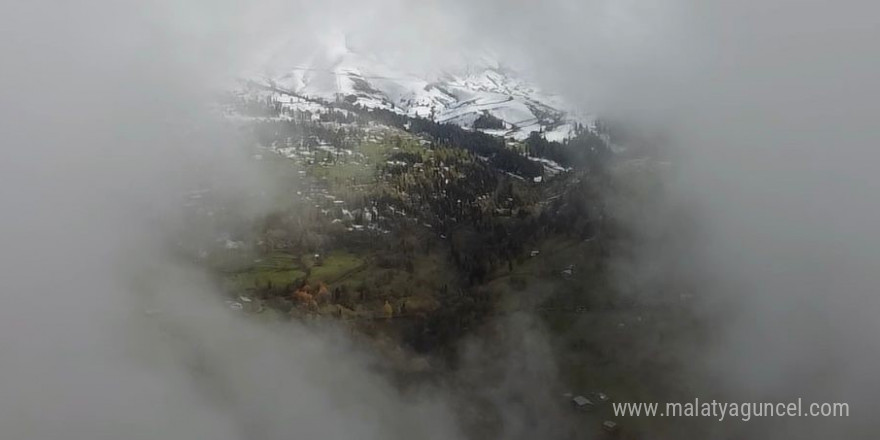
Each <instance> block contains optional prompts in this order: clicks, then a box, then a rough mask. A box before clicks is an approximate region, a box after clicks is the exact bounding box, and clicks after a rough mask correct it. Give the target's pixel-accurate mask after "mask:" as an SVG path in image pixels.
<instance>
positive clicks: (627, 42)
mask: <svg viewBox="0 0 880 440" xmlns="http://www.w3.org/2000/svg"><path fill="white" fill-rule="evenodd" d="M124 3H125V2H110V1H100V0H96V1H86V2H77V3H76V4H72V3H70V2H56V1H30V2H24V1H8V2H6V3H5V4H4V5H3V10H4V13H3V14H2V18H0V23H2V26H0V54H2V56H3V66H4V67H3V69H2V72H0V81H2V84H3V86H2V88H3V91H2V103H0V139H2V143H3V144H2V149H3V158H2V160H0V207H2V212H3V214H2V216H0V281H2V298H3V307H2V308H0V432H2V434H3V435H2V436H3V437H4V438H20V439H31V438H33V439H54V438H64V439H96V438H97V439H101V438H108V439H109V438H120V437H124V438H143V439H153V438H156V439H159V438H208V437H210V438H221V439H225V438H229V439H233V438H290V437H291V435H293V434H291V433H295V437H296V438H299V437H302V438H307V437H313V438H314V437H317V438H340V439H341V438H376V439H380V438H381V439H386V438H413V437H416V438H438V439H440V438H443V439H448V438H461V437H463V435H462V433H461V429H460V423H459V421H457V420H456V416H455V414H454V411H453V410H452V409H451V408H450V407H451V406H452V402H453V400H452V399H451V398H450V396H449V395H448V394H449V393H446V392H443V391H442V390H430V389H425V390H419V391H418V392H414V393H410V394H402V393H401V392H400V391H398V390H397V389H396V388H394V387H393V386H392V385H391V384H390V383H389V382H388V381H387V380H386V379H385V378H384V377H382V376H381V375H380V374H379V373H376V372H375V369H374V368H372V366H373V365H375V364H376V362H378V361H377V360H376V359H375V358H374V357H373V355H371V354H370V353H367V352H366V351H365V350H361V349H358V348H357V347H356V344H354V343H353V342H352V341H351V340H350V339H349V338H348V337H347V336H345V335H342V334H339V333H338V332H336V331H335V330H333V329H318V330H316V329H313V328H306V327H302V326H299V325H296V324H290V325H285V326H262V325H257V324H254V323H252V322H248V321H247V320H245V319H241V318H240V317H236V316H235V315H233V314H231V313H230V312H229V311H228V310H227V309H225V308H224V307H223V306H222V302H219V301H218V300H217V298H216V297H215V295H212V293H213V292H212V285H211V284H210V283H209V282H208V281H207V279H206V277H205V276H204V275H203V274H201V273H200V272H199V271H198V270H195V269H193V268H192V267H191V266H190V265H189V263H188V262H186V261H181V258H179V256H178V255H177V254H176V253H175V249H174V243H175V241H177V240H179V238H180V237H181V236H186V234H187V233H188V232H189V231H188V229H187V226H186V224H187V223H186V221H185V219H184V218H182V216H183V214H182V213H181V212H180V206H179V205H180V195H181V194H183V193H185V192H186V191H189V190H192V189H196V188H201V187H204V186H206V185H207V186H210V187H211V188H212V189H213V190H214V191H215V192H216V193H218V194H221V195H222V197H225V198H229V199H233V200H240V201H241V202H242V205H241V206H244V207H245V208H244V209H243V211H242V213H241V216H242V218H248V217H250V216H256V215H259V214H260V213H261V212H265V210H266V209H269V207H268V206H266V205H265V204H264V203H263V202H262V201H263V200H270V199H271V198H270V197H266V196H265V195H266V194H267V193H271V192H272V191H274V190H276V188H273V186H272V182H271V181H269V180H268V179H266V177H265V176H261V175H260V174H259V172H258V171H257V170H256V169H255V168H254V167H253V166H252V163H251V162H250V161H249V160H248V156H247V155H246V154H245V153H243V152H242V151H240V149H239V145H240V143H241V142H242V140H241V138H240V136H241V134H240V133H238V132H236V131H235V130H234V129H232V128H231V127H229V126H227V125H225V124H224V123H223V122H222V120H221V119H220V118H219V117H215V116H214V115H213V114H212V112H211V107H210V105H209V103H210V102H211V101H210V100H211V95H212V93H213V92H215V91H216V90H217V89H218V88H220V87H223V85H224V84H226V81H227V80H228V79H229V78H230V77H234V76H235V75H236V74H238V73H240V72H241V71H249V70H254V69H258V68H260V67H261V66H263V65H265V64H266V63H272V62H276V61H277V60H278V59H279V58H280V59H281V60H282V61H285V62H286V61H287V60H296V59H297V58H298V56H300V55H302V56H306V55H308V54H309V53H311V47H312V46H313V45H315V44H320V43H321V39H322V38H325V36H326V35H328V33H333V32H347V33H348V32H350V33H352V34H354V35H357V36H358V40H359V41H360V42H361V44H364V45H367V46H369V47H372V48H381V49H376V50H381V51H383V52H384V55H386V56H387V57H388V58H389V59H392V60H396V61H397V62H398V63H400V64H403V65H406V66H408V68H411V69H412V70H424V71H431V70H435V69H437V68H439V67H442V66H446V65H449V64H452V63H456V62H460V61H461V57H462V53H464V52H468V51H480V50H488V51H491V52H493V53H496V54H498V55H499V57H501V58H503V59H505V60H510V62H511V63H515V64H517V65H519V66H522V67H523V68H524V69H525V70H528V71H529V73H530V74H531V75H532V76H533V77H535V78H537V79H539V80H540V81H541V83H542V84H543V85H546V87H547V88H548V89H551V90H553V91H556V92H559V93H562V94H564V95H565V96H566V98H568V99H569V100H571V101H573V103H574V104H576V105H578V106H580V107H582V108H585V109H587V110H588V111H590V112H593V113H598V114H607V115H612V116H614V117H616V118H620V119H622V120H625V121H632V123H634V124H643V125H645V126H650V127H652V128H654V127H661V128H662V130H663V132H664V133H666V134H669V136H668V137H667V138H664V139H666V140H665V141H664V145H663V147H664V148H666V149H668V150H669V152H668V154H669V155H670V157H673V158H674V168H673V172H672V173H670V175H669V176H667V181H666V182H665V185H666V186H665V187H664V191H663V192H662V193H661V194H658V198H657V200H655V203H656V206H653V207H651V206H649V207H648V208H646V211H642V212H641V213H640V215H639V216H636V217H632V218H626V219H625V220H626V221H629V222H631V223H632V224H633V225H635V227H637V228H640V229H641V230H642V232H643V233H644V234H645V235H646V236H649V237H656V236H661V237H662V239H660V240H657V241H654V242H647V243H646V244H645V246H644V247H643V248H641V249H639V252H638V255H637V257H636V258H635V259H634V260H632V261H627V262H625V263H624V262H622V263H621V266H620V267H619V268H618V269H617V270H618V271H619V273H620V274H621V275H620V283H621V284H622V285H632V284H636V285H637V286H638V289H639V290H640V291H644V292H650V291H652V290H653V289H654V288H655V287H658V286H659V285H660V284H662V283H663V282H664V281H665V280H666V279H667V278H675V279H679V280H684V281H683V283H684V284H687V285H690V286H693V290H694V294H695V295H698V296H700V297H701V302H700V303H699V305H698V306H696V308H695V313H697V314H699V315H700V316H702V317H703V318H704V319H705V320H707V321H709V322H710V324H711V325H710V327H709V328H711V332H710V334H709V335H708V336H707V337H708V339H709V340H710V341H711V344H707V345H706V346H701V347H698V349H695V348H694V347H691V346H688V347H684V346H683V347H682V348H681V351H680V352H681V357H682V361H683V362H684V363H686V364H687V365H688V366H689V367H688V369H689V373H690V374H692V375H693V377H694V383H695V384H696V385H695V386H697V387H698V389H700V390H704V392H705V393H706V394H707V396H705V397H707V398H713V397H719V398H725V397H726V398H728V399H731V400H737V399H738V400H745V401H776V400H787V399H791V398H796V397H804V398H812V399H813V400H819V401H842V402H848V403H849V404H850V407H851V413H852V416H851V417H850V418H847V419H836V420H835V419H821V420H811V421H809V422H800V421H799V423H792V422H791V421H787V420H784V419H775V420H770V421H766V420H764V421H760V422H751V423H749V424H739V425H737V424H734V425H730V424H718V425H717V426H715V427H714V428H713V429H714V431H713V432H711V434H714V435H715V436H716V437H717V438H730V437H732V436H736V435H758V436H761V437H768V438H804V437H808V438H820V437H829V436H832V437H841V436H845V437H856V438H859V437H861V438H870V437H872V435H871V434H873V433H876V432H877V429H878V427H877V426H876V424H877V422H876V421H875V420H873V418H872V417H871V416H870V410H869V408H871V406H870V405H871V400H872V398H873V397H874V396H875V395H876V394H877V393H878V392H880V389H878V388H880V382H878V381H877V380H876V379H875V378H874V377H873V374H872V373H874V372H875V371H877V370H878V367H880V358H878V353H880V346H878V344H880V342H878V341H880V340H878V339H877V335H878V334H880V328H878V325H880V324H877V323H876V322H877V320H876V316H877V314H878V312H880V297H878V296H877V291H878V286H880V279H878V277H880V274H878V270H877V269H878V268H880V252H878V245H880V242H878V241H880V238H878V237H880V236H878V235H877V234H876V231H875V229H876V225H878V224H880V204H878V203H877V202H876V199H877V197H876V196H875V193H876V192H877V191H878V190H880V177H878V174H877V173H876V170H875V169H874V168H875V164H876V163H877V162H878V159H880V157H878V153H877V151H876V148H875V146H876V144H877V140H878V139H877V137H878V136H877V129H876V127H875V124H874V123H873V122H874V121H873V119H874V117H875V115H877V114H880V113H878V110H880V108H878V106H880V104H878V102H880V100H878V98H880V96H878V86H877V85H876V78H878V77H880V75H878V74H880V72H878V70H880V61H878V59H877V57H876V56H873V55H874V52H876V50H874V47H873V46H874V45H875V43H874V42H875V41H877V38H878V37H880V35H877V34H878V29H880V23H878V18H877V17H878V12H880V10H878V8H877V7H876V6H874V5H873V4H871V3H869V2H859V1H850V2H844V3H838V4H830V3H829V2H820V1H797V2H795V1H786V0H780V1H776V2H772V3H766V2H765V3H759V2H737V3H735V4H734V3H729V4H728V3H721V2H708V3H707V2H688V1H683V0H682V1H668V2H659V3H654V4H652V5H645V4H638V3H636V2H605V1H586V2H569V1H557V2H541V4H538V3H534V2H493V1H487V2H481V3H480V4H477V5H471V4H467V3H466V2H426V3H425V4H424V5H420V7H414V6H413V5H411V4H410V3H409V2H402V1H377V2H363V3H357V4H355V2H345V1H331V2H325V3H323V4H321V5H320V6H319V5H315V4H311V3H310V2H271V1H266V2H258V4H250V5H247V6H243V5H239V4H236V3H235V2H219V3H218V2H198V1H196V2H186V3H183V4H179V3H177V2H170V1H169V2H165V1H157V2H148V3H138V4H124ZM279 54H283V55H279ZM648 215H650V217H647V216H648ZM683 218H684V219H688V221H687V222H685V221H683V220H682V219H683ZM691 221H693V222H696V224H697V225H698V227H696V228H692V227H691V226H692V225H693V223H691ZM658 267H659V269H658ZM657 273H660V274H661V275H659V276H658V275H657ZM634 280H636V281H637V282H634ZM145 310H161V311H162V313H161V314H160V317H158V318H157V317H155V316H151V315H148V314H145V313H144V311H145ZM511 328H515V329H517V331H520V329H523V328H525V329H526V330H523V331H525V332H526V335H528V336H533V337H534V338H532V339H529V338H525V339H526V341H527V343H525V344H523V345H517V344H515V343H513V341H519V340H520V339H524V338H523V335H522V334H519V333H517V334H516V335H514V336H508V337H505V338H504V340H505V342H506V343H507V344H509V347H508V349H507V351H506V352H507V353H513V354H517V350H518V349H522V352H521V353H520V354H522V355H523V356H522V357H521V358H519V360H518V361H515V360H511V365H513V366H514V367H513V368H519V367H521V368H523V371H527V372H532V373H530V374H532V375H533V376H535V377H541V378H543V380H544V381H546V382H547V383H552V382H553V381H554V378H553V377H552V376H553V367H552V365H543V364H541V365H538V364H532V363H530V359H531V358H530V357H528V356H526V355H531V354H537V355H542V356H543V357H546V356H547V355H546V353H545V352H544V351H543V350H544V349H543V342H542V339H541V337H543V336H542V334H541V332H540V330H536V329H535V328H534V327H533V326H531V325H530V324H523V323H521V322H519V323H516V324H515V325H512V326H511ZM501 333H502V334H503V333H504V332H501ZM475 344H476V346H477V347H479V342H475ZM502 345H503V344H502ZM465 350H467V348H465ZM476 351H479V350H478V349H477V350H476ZM695 351H696V353H695ZM473 357H475V358H476V359H478V361H475V363H479V362H481V361H485V359H481V358H480V357H479V356H476V355H474V356H473ZM491 371H492V373H495V372H496V370H491ZM512 371H516V370H515V369H514V370H512ZM508 372H509V371H508ZM475 374H479V370H477V373H475ZM483 374H486V373H485V372H484V373H483ZM502 376H503V377H505V378H507V379H506V380H504V381H502V382H503V383H506V385H503V386H501V387H499V388H498V389H496V390H494V391H492V392H491V393H488V396H487V398H488V399H490V400H492V399H495V400H497V401H505V400H509V399H511V397H510V396H511V395H517V396H521V395H530V394H532V393H535V394H539V393H541V392H543V390H542V391H536V390H535V389H534V388H531V387H530V386H529V384H526V383H522V382H519V381H517V380H516V379H515V378H516V377H517V376H516V375H514V374H508V375H506V376H504V375H502ZM545 397H546V396H542V397H541V399H543V398H545ZM700 397H703V396H700ZM524 411H525V413H530V412H533V411H535V410H534V408H532V407H529V408H526V409H525V410H524ZM521 414H523V413H520V412H515V410H514V412H513V413H512V414H510V415H507V414H505V415H503V416H506V417H508V419H507V420H506V421H505V423H504V426H505V427H507V428H508V429H506V430H505V431H503V432H504V436H505V438H516V437H518V436H528V435H532V436H536V435H540V434H541V433H546V432H553V431H552V429H551V430H550V431H542V430H541V429H536V428H534V427H533V426H532V427H531V428H529V427H524V426H521V425H519V423H521V422H522V419H520V418H518V417H519V416H520V415H521ZM534 417H535V418H537V419H541V418H542V417H541V416H540V415H538V416H534ZM547 419H548V420H553V419H552V417H549V416H548V417H547ZM529 429H533V430H532V431H530V430H529Z"/></svg>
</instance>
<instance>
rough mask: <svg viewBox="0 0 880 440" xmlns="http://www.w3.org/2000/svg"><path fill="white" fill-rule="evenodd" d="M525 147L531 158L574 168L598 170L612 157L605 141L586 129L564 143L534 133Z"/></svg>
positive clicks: (576, 132)
mask: <svg viewBox="0 0 880 440" xmlns="http://www.w3.org/2000/svg"><path fill="white" fill-rule="evenodd" d="M525 146H526V152H527V153H528V154H529V155H530V156H535V157H543V158H546V159H550V160H552V161H554V162H556V163H558V164H560V165H562V166H565V167H572V168H583V169H591V170H598V169H601V168H602V167H603V166H604V165H605V163H606V162H607V160H608V158H609V157H610V156H611V150H610V149H609V148H608V144H607V143H606V142H605V140H604V139H602V138H601V137H600V136H599V135H597V134H596V133H593V132H592V131H589V130H585V129H580V130H576V131H575V136H574V137H572V138H569V139H566V140H564V141H563V142H553V141H548V140H547V139H546V138H544V136H543V135H542V134H541V133H538V132H532V133H531V134H530V135H529V137H528V138H527V139H526V141H525Z"/></svg>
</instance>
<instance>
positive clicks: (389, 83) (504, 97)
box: [260, 43, 591, 140]
mask: <svg viewBox="0 0 880 440" xmlns="http://www.w3.org/2000/svg"><path fill="white" fill-rule="evenodd" d="M260 81H263V82H266V83H267V84H269V85H271V86H273V87H275V88H276V89H278V90H286V91H290V92H291V93H292V94H296V95H299V96H305V97H310V98H321V99H323V100H327V101H331V102H332V101H336V100H341V99H346V100H348V101H349V102H353V103H356V104H359V105H362V106H365V107H369V108H384V109H387V110H390V111H394V112H398V113H401V114H407V115H410V116H420V117H425V118H432V119H434V120H436V121H438V122H451V123H455V124H459V125H461V126H463V127H467V128H474V125H475V121H478V120H479V122H477V128H479V129H481V130H483V131H486V132H490V133H492V134H497V135H504V136H508V137H512V138H516V139H524V138H526V137H527V136H528V135H529V133H531V132H533V131H543V132H544V133H545V135H546V137H547V138H548V139H550V140H562V139H564V138H565V137H567V136H569V134H570V133H571V131H572V130H573V128H574V125H575V124H576V123H581V124H589V123H590V122H591V121H589V120H586V118H579V119H576V118H574V117H573V116H571V113H570V112H568V111H566V110H565V105H564V103H563V102H562V100H561V99H559V98H558V97H556V96H553V95H550V94H545V93H542V92H541V91H540V90H539V89H538V88H537V87H535V86H534V85H532V84H530V83H529V82H528V81H526V80H524V79H523V78H522V76H521V75H518V74H517V73H516V72H515V71H513V70H512V69H509V68H506V67H504V66H502V65H501V64H500V63H498V62H497V61H494V60H492V59H489V58H487V57H481V58H480V59H479V60H478V61H472V62H468V63H467V64H466V65H464V66H460V67H456V68H452V69H445V70H444V71H442V72H439V73H436V74H433V75H431V77H428V76H427V75H424V74H422V75H419V74H414V73H409V72H406V71H402V70H400V69H397V68H395V67H392V66H389V65H388V64H387V63H385V62H383V61H381V60H380V59H379V58H378V57H376V56H374V55H371V54H368V53H361V52H357V51H354V50H351V49H350V48H349V47H348V46H347V45H346V44H344V43H343V44H339V45H336V46H335V47H331V48H324V49H322V50H320V51H319V52H317V53H316V54H314V55H313V56H312V57H310V58H308V59H306V60H305V61H304V62H303V63H300V64H298V65H295V66H290V67H287V68H285V69H283V70H281V71H280V72H276V73H270V74H266V75H264V76H263V77H262V78H260Z"/></svg>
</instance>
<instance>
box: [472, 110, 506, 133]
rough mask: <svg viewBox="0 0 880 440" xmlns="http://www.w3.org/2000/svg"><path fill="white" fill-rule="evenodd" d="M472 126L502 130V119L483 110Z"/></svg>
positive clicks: (481, 128)
mask: <svg viewBox="0 0 880 440" xmlns="http://www.w3.org/2000/svg"><path fill="white" fill-rule="evenodd" d="M474 128H476V129H477V130H503V129H504V128H505V127H504V121H502V120H501V119H498V118H496V117H495V116H492V115H491V114H489V112H487V111H484V112H483V114H481V115H480V116H479V117H478V118H477V119H476V120H475V121H474Z"/></svg>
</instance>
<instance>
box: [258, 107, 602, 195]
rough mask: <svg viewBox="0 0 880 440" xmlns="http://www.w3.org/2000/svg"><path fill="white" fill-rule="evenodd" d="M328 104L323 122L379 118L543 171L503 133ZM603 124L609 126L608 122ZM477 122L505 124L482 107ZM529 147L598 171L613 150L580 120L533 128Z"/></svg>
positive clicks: (509, 168)
mask: <svg viewBox="0 0 880 440" xmlns="http://www.w3.org/2000/svg"><path fill="white" fill-rule="evenodd" d="M247 104H248V105H247V108H248V109H250V110H249V111H250V112H252V113H253V112H256V108H257V107H259V102H258V101H253V102H249V103H247ZM326 105H327V106H328V107H335V108H337V109H339V110H331V111H327V112H322V113H320V115H319V120H320V121H321V122H335V123H340V124H359V125H361V124H366V123H368V122H375V123H378V124H382V125H387V126H390V127H395V128H398V129H401V130H406V131H409V132H411V133H414V134H423V135H427V136H430V137H431V138H432V139H433V140H434V142H435V143H438V144H442V145H444V146H447V147H452V148H461V149H464V150H467V151H470V152H472V153H475V154H477V155H479V156H481V157H483V158H486V159H487V160H488V161H489V163H490V164H491V165H492V166H494V167H496V168H498V169H500V170H502V171H505V172H509V173H513V174H516V175H519V176H522V177H525V178H533V177H538V176H542V175H543V172H544V169H543V166H542V165H541V164H539V163H537V162H535V161H532V160H530V159H529V158H528V157H526V156H523V155H522V154H520V153H519V152H517V151H515V150H514V149H512V148H510V147H509V146H508V145H507V143H506V141H505V139H504V138H502V137H498V136H492V135H489V134H486V133H483V132H480V131H475V130H468V129H465V128H462V127H460V126H458V125H456V124H452V123H438V122H435V121H434V120H432V119H427V118H418V117H416V118H413V117H410V116H407V115H404V114H400V113H396V112H393V111H390V110H387V109H380V108H364V107H362V106H360V105H358V104H356V103H354V102H353V100H346V99H343V100H339V101H337V102H336V103H332V104H331V103H326ZM263 108H264V109H265V110H264V111H263V113H266V114H276V115H277V114H280V113H281V108H280V106H279V105H278V104H277V103H274V102H267V103H265V105H264V106H263ZM258 113H259V112H258ZM296 124H301V125H300V127H306V126H313V127H320V126H321V124H313V123H309V122H297V123H296ZM601 127H602V128H603V129H607V128H606V127H607V126H606V125H602V126H601ZM474 128H477V129H502V128H504V121H502V120H501V119H498V118H496V117H494V116H492V115H491V114H489V113H483V114H482V115H480V116H479V117H478V118H477V119H476V121H474ZM320 130H321V129H320V128H319V129H316V131H320ZM324 134H326V133H324ZM316 135H317V136H318V137H319V138H321V139H326V140H328V141H330V142H331V143H333V144H334V145H337V146H341V145H343V144H342V143H341V142H339V141H340V139H338V138H334V139H330V138H329V137H323V136H321V135H322V133H316ZM261 142H262V140H261ZM525 150H526V154H527V155H529V156H533V157H541V158H546V159H549V160H552V161H554V162H556V163H559V164H560V165H562V166H565V167H572V168H586V169H591V170H594V171H595V170H598V169H601V168H602V167H603V166H604V164H605V162H606V161H607V159H608V157H609V156H610V150H609V148H608V144H607V143H606V142H605V140H604V139H603V138H602V137H601V136H600V135H598V134H597V133H595V132H593V131H590V130H588V129H586V127H584V126H583V125H581V124H577V126H576V127H575V130H574V136H573V137H571V138H569V139H566V140H564V141H563V142H556V141H549V140H547V139H546V138H545V137H544V136H543V135H542V134H541V133H538V132H533V133H532V134H531V135H530V136H529V137H528V139H527V140H526V142H525Z"/></svg>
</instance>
